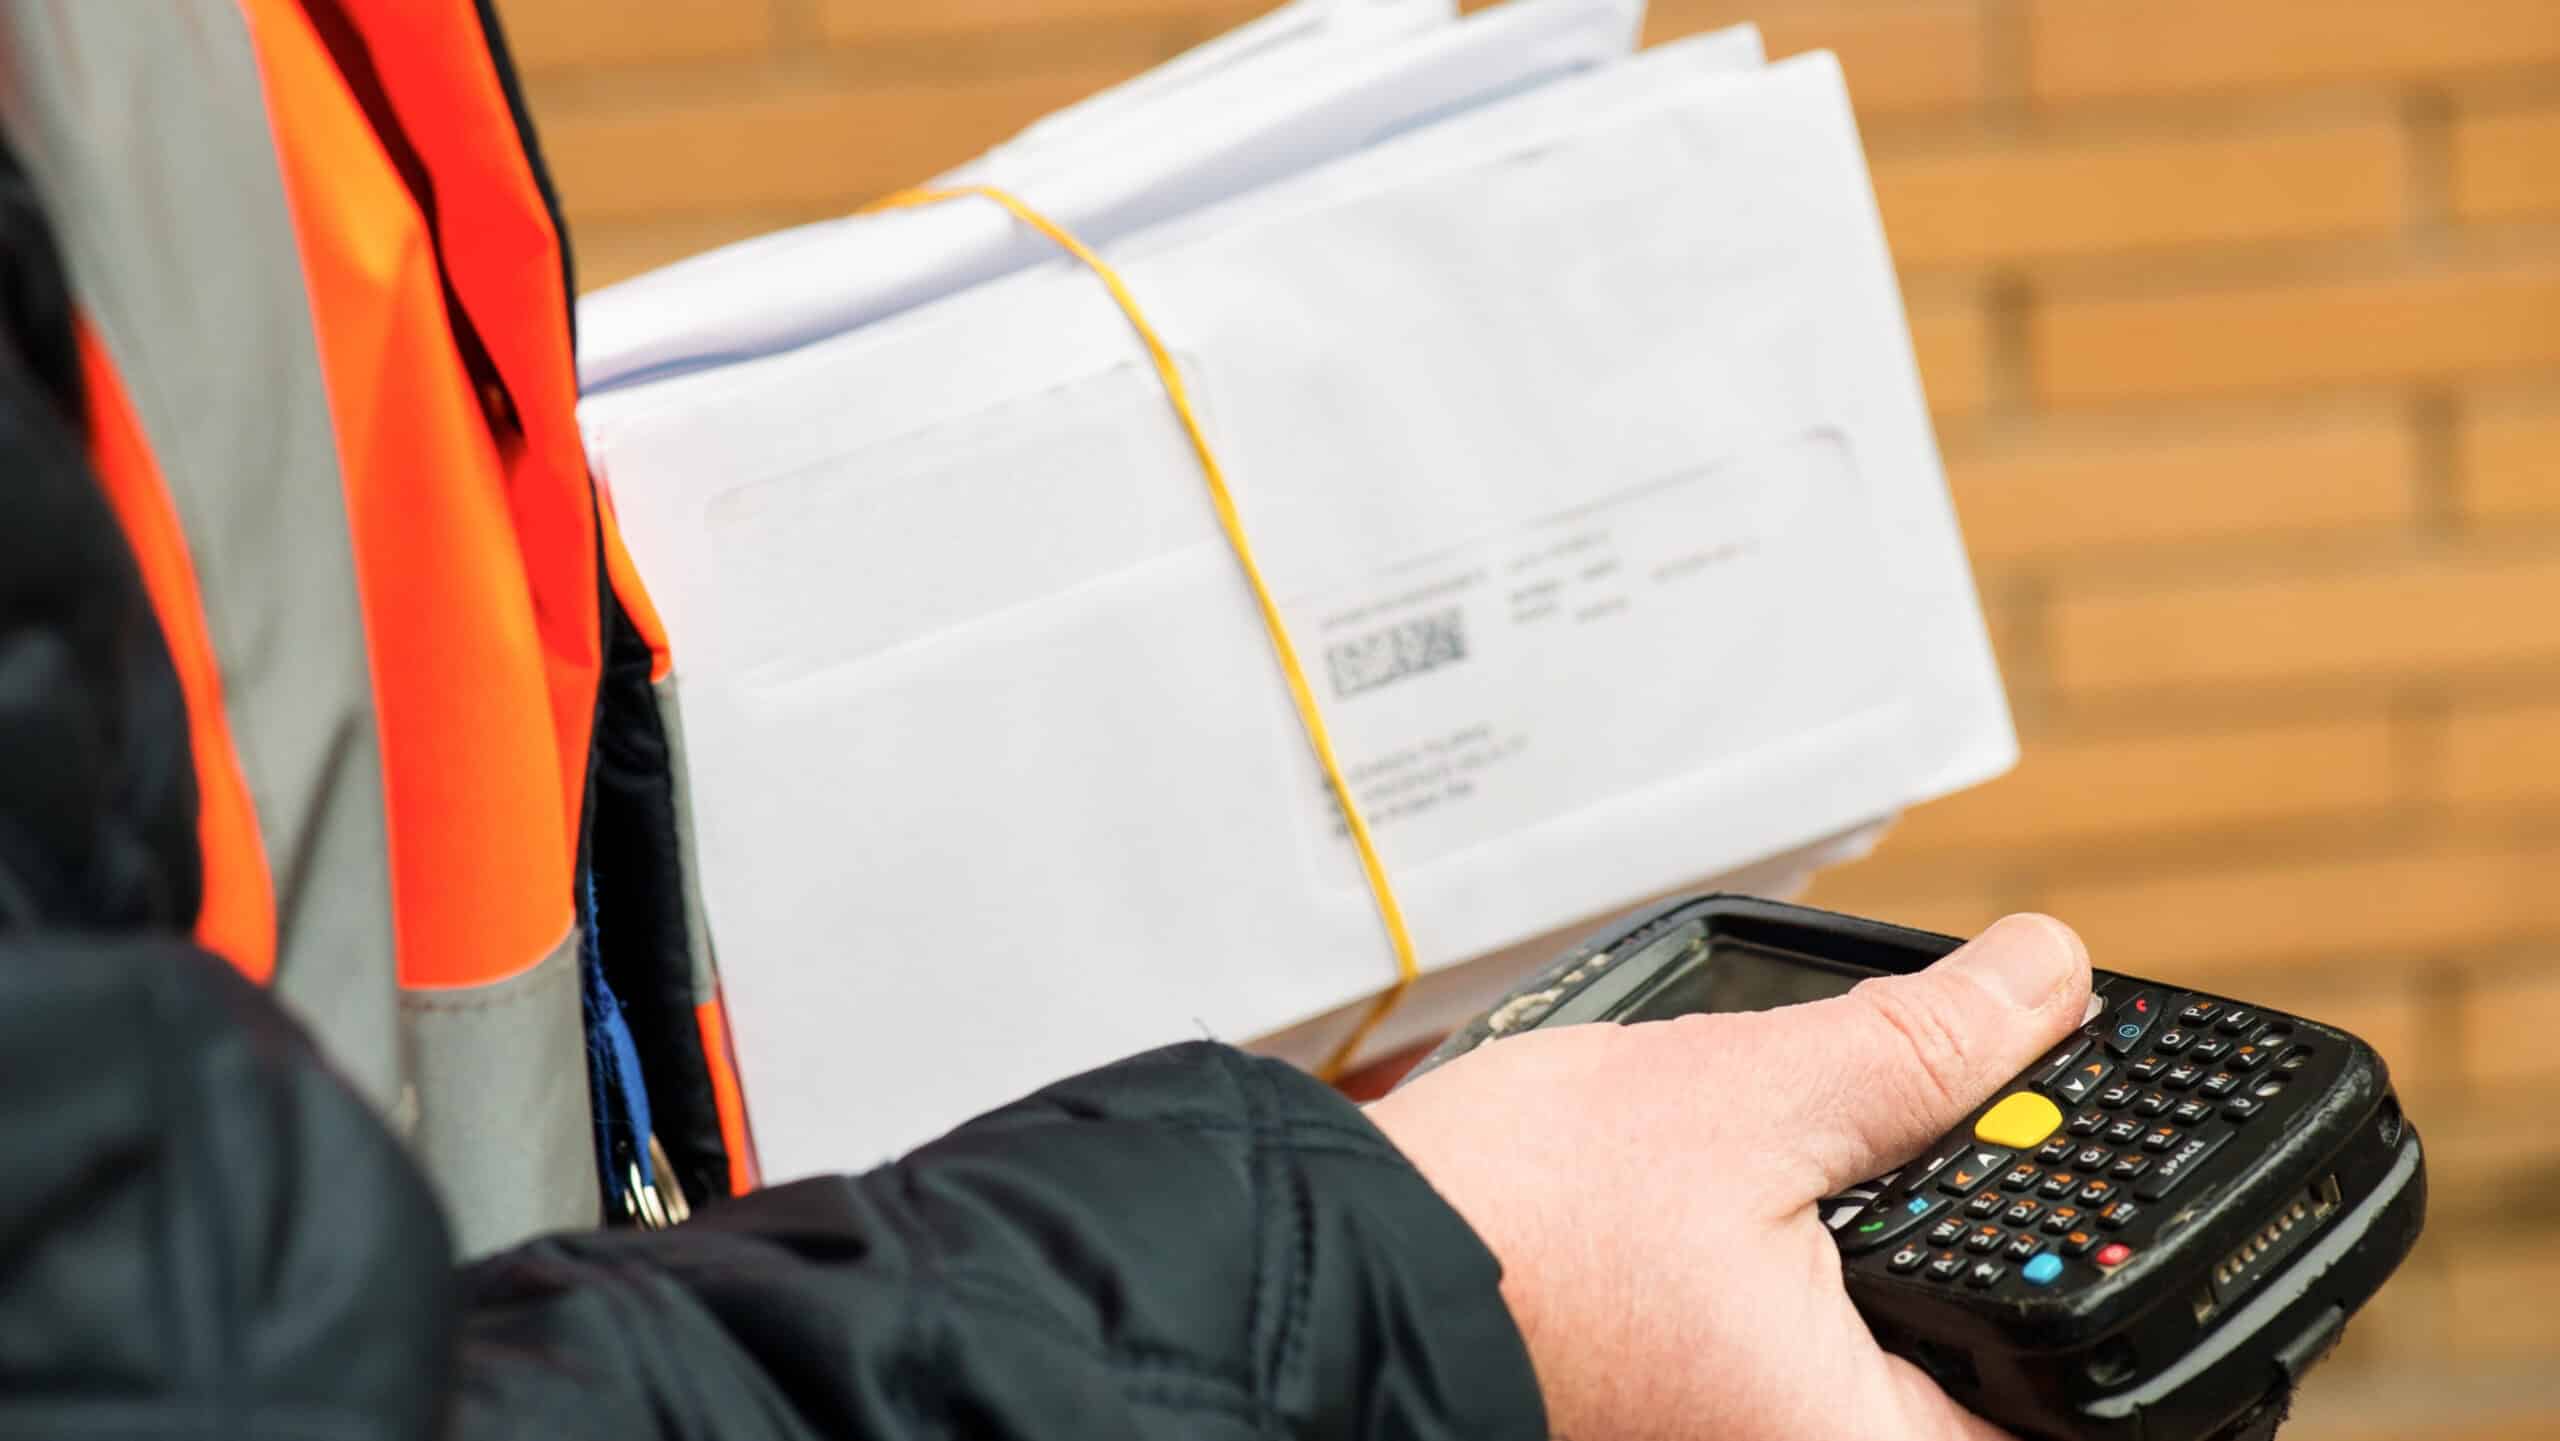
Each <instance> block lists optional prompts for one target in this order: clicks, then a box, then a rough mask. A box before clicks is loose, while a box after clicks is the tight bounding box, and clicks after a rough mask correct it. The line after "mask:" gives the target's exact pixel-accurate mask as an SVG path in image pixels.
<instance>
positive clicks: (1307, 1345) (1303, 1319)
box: [925, 1043, 1547, 1441]
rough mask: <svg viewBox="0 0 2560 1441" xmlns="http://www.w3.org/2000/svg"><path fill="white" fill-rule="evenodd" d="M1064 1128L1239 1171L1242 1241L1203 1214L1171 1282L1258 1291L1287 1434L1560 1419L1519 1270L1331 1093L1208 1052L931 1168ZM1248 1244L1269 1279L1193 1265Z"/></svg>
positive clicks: (1147, 1061) (1264, 1389)
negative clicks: (1524, 1331) (1552, 1408)
mask: <svg viewBox="0 0 2560 1441" xmlns="http://www.w3.org/2000/svg"><path fill="white" fill-rule="evenodd" d="M1059 1112H1064V1113H1065V1114H1066V1115H1067V1116H1071V1117H1075V1118H1076V1119H1078V1120H1080V1121H1083V1122H1086V1123H1088V1124H1091V1123H1095V1122H1100V1123H1103V1124H1105V1125H1110V1124H1113V1123H1127V1122H1131V1121H1142V1120H1143V1122H1144V1123H1146V1124H1148V1125H1149V1126H1150V1127H1151V1128H1153V1129H1158V1130H1159V1132H1160V1133H1161V1132H1162V1131H1183V1132H1188V1133H1190V1134H1191V1137H1192V1143H1193V1144H1207V1145H1209V1146H1211V1147H1212V1148H1213V1149H1215V1150H1216V1151H1217V1152H1218V1153H1219V1154H1220V1155H1221V1158H1222V1160H1223V1161H1224V1163H1225V1166H1224V1168H1225V1169H1228V1171H1229V1174H1230V1175H1231V1176H1232V1178H1233V1181H1234V1183H1235V1189H1234V1190H1233V1191H1231V1192H1228V1193H1227V1194H1228V1196H1229V1197H1230V1198H1231V1199H1228V1200H1223V1201H1221V1202H1220V1203H1219V1204H1218V1205H1215V1206H1211V1207H1209V1208H1208V1210H1209V1211H1210V1212H1211V1213H1214V1212H1215V1211H1218V1210H1224V1209H1226V1208H1227V1207H1230V1206H1232V1207H1233V1208H1234V1214H1235V1215H1236V1217H1237V1220H1238V1221H1239V1222H1240V1223H1241V1224H1235V1225H1230V1224H1217V1223H1213V1224H1207V1225H1202V1224H1199V1223H1201V1222H1205V1221H1207V1220H1208V1216H1207V1215H1198V1216H1195V1217H1194V1218H1192V1219H1193V1222H1194V1224H1192V1225H1190V1226H1185V1227H1181V1228H1178V1230H1177V1228H1170V1227H1168V1228H1163V1229H1159V1230H1157V1231H1156V1233H1155V1234H1156V1235H1157V1236H1158V1238H1159V1244H1161V1245H1162V1246H1163V1248H1164V1249H1162V1250H1159V1251H1158V1253H1157V1255H1156V1257H1155V1265H1157V1266H1161V1267H1176V1268H1181V1269H1184V1270H1188V1271H1190V1272H1191V1273H1192V1274H1193V1275H1195V1276H1199V1277H1206V1276H1210V1275H1218V1276H1221V1277H1222V1282H1221V1284H1224V1285H1227V1286H1229V1287H1231V1288H1233V1289H1234V1290H1236V1291H1240V1292H1242V1293H1243V1294H1239V1295H1236V1296H1235V1297H1234V1300H1235V1302H1236V1303H1237V1304H1240V1305H1242V1306H1243V1307H1244V1308H1245V1309H1246V1312H1247V1315H1246V1316H1245V1318H1244V1324H1243V1326H1242V1328H1241V1329H1242V1335H1241V1336H1240V1337H1239V1339H1240V1340H1243V1341H1244V1342H1245V1350H1246V1363H1247V1365H1248V1366H1249V1368H1250V1382H1251V1386H1252V1390H1253V1391H1254V1393H1255V1401H1256V1409H1258V1410H1260V1411H1261V1412H1262V1413H1263V1414H1265V1415H1266V1416H1269V1417H1271V1418H1272V1419H1273V1420H1276V1421H1278V1422H1280V1423H1281V1429H1283V1430H1284V1431H1285V1432H1286V1433H1287V1434H1290V1435H1294V1436H1303V1437H1311V1438H1312V1437H1327V1438H1333V1437H1390V1436H1392V1437H1411V1438H1426V1437H1449V1438H1466V1441H1511V1438H1520V1441H1545V1438H1546V1436H1547V1429H1546V1408H1545V1405H1544V1402H1543V1400H1542V1398H1541V1396H1540V1394H1539V1391H1538V1385H1537V1380H1536V1373H1535V1372H1534V1371H1533V1370H1532V1369H1531V1365H1530V1361H1529V1353H1528V1347H1527V1344H1526V1342H1525V1341H1524V1340H1523V1339H1522V1337H1521V1334H1520V1330H1519V1327H1518V1325H1517V1324H1516V1323H1515V1322H1514V1321H1513V1319H1512V1316H1511V1311H1510V1308H1509V1306H1508V1305H1507V1304H1506V1303H1505V1302H1504V1300H1503V1298H1502V1267H1501V1264H1500V1262H1498V1261H1497V1260H1496V1259H1495V1258H1494V1255H1493V1252H1492V1251H1491V1249H1490V1248H1488V1247H1487V1246H1486V1245H1485V1244H1484V1242H1483V1241H1482V1240H1481V1239H1480V1238H1478V1237H1477V1235H1476V1233H1475V1231H1474V1230H1473V1228H1471V1227H1470V1226H1468V1224H1467V1223H1466V1221H1465V1220H1463V1219H1462V1218H1461V1217H1460V1216H1459V1214H1458V1212H1457V1211H1456V1209H1455V1208H1453V1207H1452V1206H1450V1205H1449V1203H1448V1202H1447V1201H1445V1200H1443V1199H1442V1198H1441V1196H1440V1194H1439V1193H1438V1192H1437V1191H1434V1190H1433V1189H1432V1187H1431V1184H1430V1182H1428V1181H1426V1180H1425V1179H1424V1178H1423V1176H1422V1173H1421V1172H1420V1171H1418V1170H1416V1169H1415V1168H1414V1166H1413V1164H1412V1163H1411V1162H1410V1161H1408V1160H1407V1159H1406V1158H1405V1156H1404V1154H1403V1153H1402V1152H1401V1151H1399V1150H1397V1149H1396V1147H1395V1146H1394V1144H1393V1143H1392V1142H1390V1141H1389V1140H1388V1139H1387V1138H1386V1136H1385V1135H1384V1133H1382V1132H1380V1131H1379V1130H1378V1128H1377V1127H1376V1126H1374V1125H1372V1124H1371V1123H1370V1121H1369V1119H1368V1117H1367V1116H1365V1115H1364V1114H1362V1112H1361V1110H1360V1108H1359V1107H1358V1106H1356V1105H1354V1104H1352V1103H1351V1102H1350V1101H1349V1100H1346V1099H1345V1098H1343V1097H1342V1096H1340V1095H1338V1094H1337V1093H1335V1092H1334V1091H1333V1090H1332V1089H1331V1088H1330V1087H1328V1086H1326V1085H1324V1084H1323V1083H1322V1082H1319V1081H1317V1080H1316V1079H1314V1078H1313V1077H1311V1076H1309V1075H1307V1074H1306V1073H1305V1072H1303V1071H1300V1070H1297V1069H1296V1068H1294V1067H1291V1066H1288V1065H1285V1064H1283V1063H1281V1062H1278V1061H1272V1060H1266V1059H1262V1058H1258V1057H1253V1056H1249V1055H1246V1054H1244V1053H1242V1052H1240V1051H1237V1050H1234V1049H1232V1048H1229V1047H1226V1046H1220V1045H1214V1044H1209V1043H1191V1044H1187V1045H1181V1046H1174V1047H1169V1048H1167V1049H1164V1050H1160V1051H1154V1052H1149V1053H1147V1054H1145V1055H1142V1056H1138V1057H1134V1058H1132V1059H1130V1060H1127V1061H1123V1062H1121V1063H1119V1064H1117V1065H1114V1066H1109V1067H1106V1068H1104V1069H1102V1070H1099V1071H1095V1072H1092V1073H1090V1074H1088V1075H1085V1076H1080V1077H1077V1078H1075V1079H1073V1080H1069V1081H1065V1082H1061V1083H1059V1084H1058V1085H1055V1086H1052V1087H1050V1088H1048V1089H1047V1090H1045V1091H1042V1092H1040V1093H1039V1094H1038V1095H1036V1096H1033V1097H1031V1098H1029V1099H1028V1100H1026V1101H1025V1102H1022V1103H1019V1104H1018V1105H1017V1106H1015V1107H1010V1108H1007V1110H1005V1111H1000V1112H997V1113H996V1114H995V1115H993V1116H990V1117H988V1118H985V1119H984V1120H982V1121H980V1122H978V1123H976V1124H974V1125H972V1126H968V1127H963V1128H962V1130H961V1132H959V1133H958V1134H956V1135H955V1136H953V1137H952V1138H950V1139H949V1140H948V1141H946V1142H944V1143H940V1144H939V1145H937V1146H935V1147H928V1148H927V1150H926V1153H925V1154H927V1155H930V1154H932V1153H933V1152H934V1151H937V1150H941V1149H943V1148H944V1147H947V1146H949V1145H950V1144H951V1142H954V1141H959V1142H962V1143H963V1144H967V1141H966V1140H964V1138H968V1139H985V1140H992V1139H993V1138H992V1137H986V1136H984V1135H983V1133H981V1135H980V1136H979V1137H972V1136H971V1133H972V1132H975V1131H979V1128H980V1127H985V1128H987V1129H989V1130H1015V1129H1016V1128H1023V1127H1027V1126H1030V1125H1032V1124H1033V1123H1031V1122H1030V1117H1033V1116H1038V1115H1042V1114H1044V1113H1046V1114H1047V1115H1049V1116H1051V1117H1055V1116H1057V1114H1058V1113H1059ZM1011 1139H1013V1140H1014V1141H1015V1142H1016V1143H1017V1144H1019V1142H1020V1141H1021V1140H1023V1139H1026V1138H1025V1137H1024V1136H1022V1135H1021V1134H1020V1132H1019V1131H1017V1132H1016V1135H1015V1136H1014V1137H1012V1138H1011ZM1217 1189H1220V1190H1223V1189H1224V1188H1223V1187H1222V1188H1217ZM1195 1199H1199V1200H1206V1199H1207V1198H1206V1197H1205V1196H1195ZM1169 1232H1172V1233H1173V1234H1168V1233H1169ZM1176 1235H1178V1236H1179V1237H1180V1239H1175V1236H1176ZM1212 1235H1224V1236H1225V1237H1227V1238H1228V1239H1227V1240H1225V1241H1222V1242H1214V1243H1209V1237H1210V1236H1212ZM1240 1236H1249V1237H1250V1238H1251V1239H1250V1242H1249V1244H1250V1247H1251V1253H1250V1256H1249V1266H1250V1271H1249V1275H1240V1274H1238V1272H1237V1271H1236V1270H1230V1269H1228V1267H1229V1266H1230V1265H1233V1264H1235V1263H1236V1262H1238V1261H1247V1260H1248V1258H1246V1257H1232V1256H1231V1257H1221V1258H1218V1259H1217V1260H1212V1259H1211V1257H1210V1256H1208V1255H1206V1254H1190V1255H1187V1256H1186V1255H1183V1254H1180V1253H1182V1252H1184V1251H1186V1250H1189V1249H1190V1248H1192V1247H1195V1246H1201V1245H1202V1244H1203V1243H1208V1244H1213V1245H1215V1246H1217V1247H1219V1248H1221V1249H1223V1248H1225V1247H1231V1246H1235V1245H1237V1244H1238V1238H1239V1237H1240Z"/></svg>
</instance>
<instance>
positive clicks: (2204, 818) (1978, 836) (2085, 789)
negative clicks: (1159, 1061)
mask: <svg viewBox="0 0 2560 1441" xmlns="http://www.w3.org/2000/svg"><path fill="white" fill-rule="evenodd" d="M2024 752H2025V753H2024V756H2023V757H2022V759H2021V760H2020V762H2019V765H2018V768H2017V769H2016V770H2015V771H2012V772H2011V773H2010V774H2008V775H2006V776H2003V777H2002V778H2000V779H1999V780H1995V781H1992V782H1990V783H1989V784H1987V785H1982V786H1977V787H1975V788H1974V789H1972V790H1970V791H1965V792H1963V793H1961V794H1958V795H1954V796H1950V797H1948V798H1947V799H1945V800H1942V801H1937V802H1934V803H1932V804H1929V805H1926V806H1923V807H1921V808H1920V809H1919V810H1917V811H1915V812H1913V813H1912V815H1911V817H1910V819H1909V820H1908V821H1906V822H1905V823H1904V825H1903V828H1902V830H1901V831H1900V832H1899V833H1898V834H1897V835H1896V836H1895V838H1894V844H1895V845H1896V846H1897V847H1899V848H1901V849H1905V850H1918V851H1922V852H1931V853H1936V852H1943V851H1949V850H1964V849H1970V850H2013V851H2029V852H2035V851H2042V850H2044V849H2045V848H2048V847H2051V846H2055V845H2076V846H2087V845H2097V844H2102V843H2106V842H2111V841H2123V840H2126V839H2130V838H2134V837H2139V836H2159V835H2163V834H2178V833H2204V832H2213V831H2228V830H2235V829H2246V828H2248V827H2251V826H2264V825H2266V824H2268V823H2270V822H2276V821H2288V820H2304V819H2314V818H2336V817H2339V816H2344V815H2350V814H2354V813H2357V812H2367V811H2375V810H2379V809H2382V808H2384V807H2386V806H2388V805H2389V804H2390V803H2391V799H2392V764H2391V731H2390V726H2389V724H2388V722H2387V721H2386V720H2385V719H2384V718H2383V717H2381V716H2379V715H2376V716H2373V717H2371V718H2368V719H2363V720H2348V721H2336V722H2323V723H2320V724H2315V725H2288V726H2276V727H2260V728H2253V729H2249V730H2235V731H2226V732H2221V733H2217V734H2207V735H2176V734H2172V735H2132V736H2115V737H2105V738H2088V739H2072V740H2034V739H2031V740H2029V741H2028V742H2027V744H2026V745H2025V747H2024Z"/></svg>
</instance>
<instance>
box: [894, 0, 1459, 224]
mask: <svg viewBox="0 0 2560 1441" xmlns="http://www.w3.org/2000/svg"><path fill="white" fill-rule="evenodd" d="M1457 18H1458V7H1457V4H1456V0H1292V3H1290V4H1287V5H1283V6H1281V7H1280V8H1279V9H1277V10H1273V11H1271V12H1270V13H1268V14H1265V15H1262V16H1258V17H1256V18H1255V19H1252V20H1249V21H1247V22H1245V23H1244V24H1242V25H1239V26H1237V27H1236V28H1235V29H1233V30H1230V31H1227V32H1226V33H1225V34H1223V35H1219V36H1217V37H1216V38H1214V39H1211V40H1208V41H1205V42H1203V43H1202V44H1199V45H1196V46H1194V47H1192V48H1191V49H1190V50H1187V51H1185V52H1183V53H1182V54H1180V55H1177V56H1175V57H1174V58H1173V59H1171V60H1168V61H1166V62H1165V63H1163V64H1161V65H1158V66H1156V67H1154V68H1153V69H1150V70H1148V71H1147V72H1145V73H1144V74H1142V75H1138V76H1136V77H1134V78H1132V79H1129V80H1125V81H1122V82H1121V83H1120V84H1117V85H1114V86H1111V87H1110V88H1108V89H1105V90H1100V91H1096V92H1095V93H1093V94H1092V95H1088V96H1086V97H1085V98H1084V99H1082V100H1079V101H1077V102H1076V103H1074V104H1072V105H1069V106H1067V107H1066V108H1064V109H1062V110H1056V111H1053V112H1051V113H1050V114H1048V115H1046V116H1043V117H1042V118H1041V119H1040V120H1039V121H1037V122H1035V123H1034V124H1032V125H1030V126H1028V127H1026V128H1025V129H1024V130H1023V131H1022V133H1021V134H1019V135H1016V136H1014V137H1013V138H1012V139H1011V140H1007V141H1005V142H1004V143H1002V144H1000V145H998V146H996V147H995V148H994V149H992V150H990V151H988V152H987V153H986V154H985V155H982V156H980V157H978V158H977V159H975V160H972V161H970V162H969V163H968V164H966V165H963V166H960V167H959V168H957V169H955V170H951V171H948V172H946V173H944V174H943V175H941V176H938V177H936V178H935V180H934V182H933V183H934V184H936V185H970V184H990V185H1006V186H1010V185H1019V184H1021V183H1022V182H1023V180H1024V179H1025V178H1027V177H1029V176H1032V175H1037V174H1042V173H1047V172H1050V171H1054V170H1055V169H1057V168H1059V167H1060V166H1061V165H1063V164H1066V163H1072V158H1073V157H1077V156H1090V155H1092V154H1094V153H1095V152H1097V151H1101V152H1103V153H1106V154H1107V153H1108V151H1109V148H1110V147H1111V146H1113V145H1116V144H1120V143H1122V142H1124V141H1126V140H1128V139H1129V138H1130V137H1132V136H1142V135H1144V134H1145V133H1146V131H1147V129H1148V128H1149V127H1155V128H1160V129H1171V128H1182V127H1186V126H1188V125H1190V124H1192V123H1195V120H1196V119H1197V118H1198V117H1199V116H1200V115H1201V114H1202V113H1203V107H1218V108H1232V107H1233V106H1234V104H1235V103H1236V102H1237V101H1238V100H1240V99H1242V98H1244V97H1247V96H1251V95H1254V94H1260V93H1269V92H1271V91H1273V90H1275V89H1276V88H1278V87H1281V86H1289V85H1300V84H1303V82H1304V80H1305V78H1306V77H1307V76H1308V75H1310V74H1311V73H1313V72H1314V70H1315V69H1316V67H1318V66H1324V65H1336V66H1338V65H1343V64H1347V63H1353V62H1355V61H1356V59H1357V57H1358V56H1359V54H1360V53H1361V52H1362V51H1364V50H1367V51H1374V50H1376V49H1377V48H1378V47H1380V46H1381V45H1383V44H1385V43H1387V42H1391V41H1395V40H1401V39H1404V38H1406V37H1408V36H1411V35H1415V34H1418V33H1420V32H1422V31H1424V30H1429V29H1433V28H1435V27H1438V26H1442V25H1447V24H1449V23H1451V22H1452V21H1454V20H1456V19H1457Z"/></svg>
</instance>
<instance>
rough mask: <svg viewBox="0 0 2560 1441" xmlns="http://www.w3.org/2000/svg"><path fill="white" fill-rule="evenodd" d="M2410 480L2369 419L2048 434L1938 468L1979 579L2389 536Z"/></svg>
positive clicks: (2399, 451)
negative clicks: (2240, 542)
mask: <svg viewBox="0 0 2560 1441" xmlns="http://www.w3.org/2000/svg"><path fill="white" fill-rule="evenodd" d="M2417 467H2418V442H2417V436H2416V434H2415V432H2414V431H2413V430H2412V429H2411V428H2410V427H2409V426H2408V425H2407V424H2406V423H2405V422H2404V421H2402V420H2401V419H2399V418H2398V417H2395V416H2388V415H2372V414H2357V415H2352V416H2335V417H2327V418H2322V419H2316V420H2310V421H2286V422H2277V423H2271V424H2265V425H2260V426H2254V427H2249V428H2245V429H2235V428H2231V427H2222V428H2219V429H2214V428H2208V427H2206V426H2203V425H2199V424H2194V423H2178V424H2160V425H2154V426H2150V427H2147V428H2146V429H2145V430H2144V431H2143V432H2142V433H2140V434H2134V435H2126V434H2122V433H2116V434H2110V435H2104V436H2100V435H2092V434H2076V435H2075V434H2068V433H2058V434H2048V435H2045V436H2042V437H2039V438H2037V439H2035V440H2032V441H2028V442H2025V443H2010V444H2006V445H2002V446H1999V447H1997V448H1965V447H1960V446H1951V447H1950V448H1949V451H1948V455H1947V468H1948V475H1949V478H1950V480H1951V481H1952V483H1953V484H1954V487H1955V495H1956V509H1957V512H1958V513H1959V514H1960V515H1962V516H1963V517H1964V535H1965V545H1966V547H1967V548H1968V549H1969V550H1970V551H1971V552H1972V553H1973V557H1974V561H1975V563H1976V564H1978V565H1983V566H1999V565H2002V564H2010V563H2018V562H2031V561H2041V560H2052V559H2055V558H2057V557H2061V556H2065V555H2070V554H2074V553H2078V552H2083V551H2096V550H2106V549H2112V548H2116V547H2127V546H2163V545H2176V544H2181V543H2190V542H2197V541H2215V540H2228V539H2231V538H2233V537H2238V536H2276V535H2287V534H2302V533H2307V532H2314V531H2335V530H2352V529H2357V528H2361V527H2369V526H2383V525H2396V524H2400V523H2403V522H2406V521H2408V520H2410V519H2411V518H2412V517H2413V516H2414V514H2415V512H2416V508H2417V490H2416V483H2415V477H2416V473H2417Z"/></svg>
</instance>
